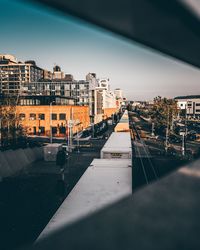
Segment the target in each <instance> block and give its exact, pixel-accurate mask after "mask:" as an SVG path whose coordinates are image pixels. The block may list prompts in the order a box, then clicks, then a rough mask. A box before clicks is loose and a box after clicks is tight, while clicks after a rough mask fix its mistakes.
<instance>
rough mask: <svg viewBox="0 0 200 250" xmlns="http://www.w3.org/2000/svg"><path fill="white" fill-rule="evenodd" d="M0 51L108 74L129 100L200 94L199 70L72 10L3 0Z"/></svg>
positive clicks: (81, 73) (77, 71) (79, 75)
mask: <svg viewBox="0 0 200 250" xmlns="http://www.w3.org/2000/svg"><path fill="white" fill-rule="evenodd" d="M0 27H1V40H0V53H6V54H13V55H15V56H16V57H17V58H18V60H21V61H25V60H29V59H33V60H35V61H36V62H37V64H38V66H40V67H43V68H45V69H49V70H52V68H53V65H54V63H56V64H58V65H60V66H61V68H62V70H63V71H64V72H66V73H70V74H73V75H74V77H75V79H85V75H86V74H87V73H88V72H96V73H97V76H98V77H109V78H110V80H111V88H112V89H114V88H122V89H123V90H124V92H125V95H126V97H127V98H128V99H129V100H144V99H147V100H150V99H153V97H155V96H157V95H161V96H166V97H174V96H177V95H187V94H200V88H199V84H200V70H198V69H196V68H193V67H191V66H189V65H187V64H184V63H181V62H179V61H176V60H174V59H173V58H169V57H166V56H163V55H161V54H159V53H157V52H155V51H153V50H150V49H149V48H146V47H144V46H141V45H139V44H137V43H134V42H132V41H130V40H128V39H124V38H122V37H120V36H117V35H114V34H113V33H111V32H108V31H106V30H103V29H100V28H98V27H96V26H94V25H91V24H88V23H86V22H84V21H81V20H79V19H76V18H74V17H71V16H63V15H61V14H60V13H58V12H53V11H50V10H49V9H46V8H44V7H41V6H36V5H31V4H27V3H26V4H25V3H24V2H23V1H20V0H1V8H0Z"/></svg>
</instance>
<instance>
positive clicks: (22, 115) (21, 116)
mask: <svg viewBox="0 0 200 250" xmlns="http://www.w3.org/2000/svg"><path fill="white" fill-rule="evenodd" d="M25 118H26V115H25V114H24V113H21V114H19V119H20V120H21V121H22V120H24V119H25Z"/></svg>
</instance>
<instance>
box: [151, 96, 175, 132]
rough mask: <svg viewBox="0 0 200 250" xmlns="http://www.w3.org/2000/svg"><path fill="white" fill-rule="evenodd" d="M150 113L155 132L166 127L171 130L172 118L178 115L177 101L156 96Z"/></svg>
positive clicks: (161, 130)
mask: <svg viewBox="0 0 200 250" xmlns="http://www.w3.org/2000/svg"><path fill="white" fill-rule="evenodd" d="M150 115H151V119H152V121H153V122H154V124H155V130H157V132H164V130H165V129H166V128H167V127H168V129H170V130H171V131H172V130H173V120H174V118H176V117H177V115H178V108H177V103H176V101H175V100H174V99H168V98H165V97H164V98H162V97H161V96H157V97H155V98H154V104H153V107H152V109H151V112H150Z"/></svg>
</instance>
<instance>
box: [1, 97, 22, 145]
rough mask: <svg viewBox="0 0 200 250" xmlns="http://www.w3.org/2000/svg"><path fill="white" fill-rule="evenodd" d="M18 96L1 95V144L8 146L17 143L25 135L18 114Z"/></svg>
mask: <svg viewBox="0 0 200 250" xmlns="http://www.w3.org/2000/svg"><path fill="white" fill-rule="evenodd" d="M16 107H17V97H16V96H11V95H2V96H0V144H1V146H7V145H9V144H11V145H12V144H16V143H17V141H18V140H19V139H20V138H21V137H23V136H24V130H23V127H22V126H21V124H20V117H19V114H17V109H16Z"/></svg>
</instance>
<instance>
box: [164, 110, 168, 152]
mask: <svg viewBox="0 0 200 250" xmlns="http://www.w3.org/2000/svg"><path fill="white" fill-rule="evenodd" d="M167 109H168V110H167V127H166V136H165V151H166V152H167V150H168V140H169V107H168V108H167Z"/></svg>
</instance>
